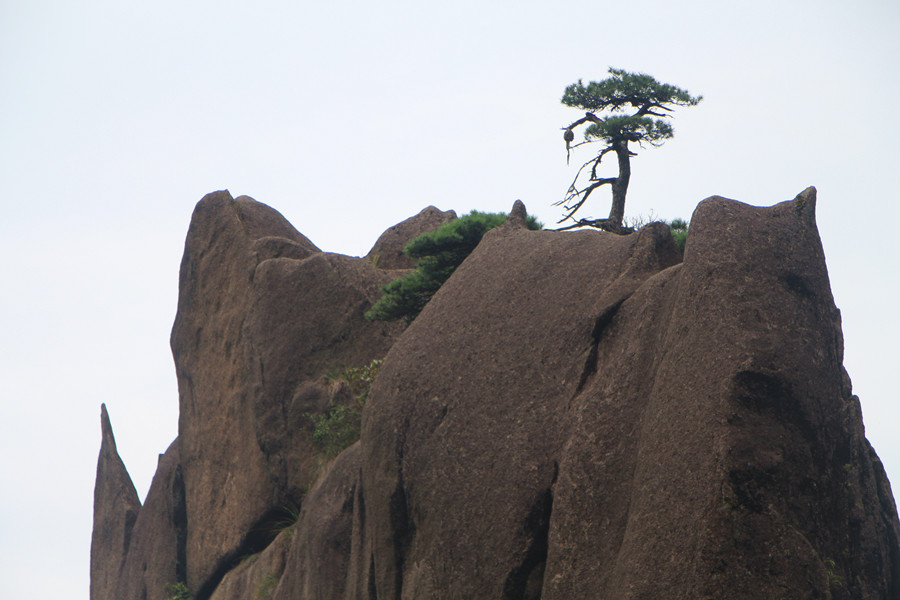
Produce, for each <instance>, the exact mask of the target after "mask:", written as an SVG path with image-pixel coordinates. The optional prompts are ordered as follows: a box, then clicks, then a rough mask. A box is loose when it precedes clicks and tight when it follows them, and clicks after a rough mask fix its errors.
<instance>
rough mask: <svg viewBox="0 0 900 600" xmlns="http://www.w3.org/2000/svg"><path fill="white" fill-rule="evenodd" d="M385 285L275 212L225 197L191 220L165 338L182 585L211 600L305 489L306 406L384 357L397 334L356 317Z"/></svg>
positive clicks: (203, 205)
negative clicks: (328, 386)
mask: <svg viewBox="0 0 900 600" xmlns="http://www.w3.org/2000/svg"><path fill="white" fill-rule="evenodd" d="M389 280H390V275H388V274H386V273H384V272H382V271H381V270H379V269H377V268H375V267H374V266H373V265H372V264H371V263H369V262H368V261H366V260H364V259H351V258H349V257H344V256H340V255H334V254H327V253H323V252H321V251H319V250H318V248H316V247H315V246H314V245H313V244H312V243H311V242H310V241H309V240H307V239H306V238H305V237H304V236H302V235H301V234H300V233H298V232H297V231H296V230H295V229H294V228H293V227H292V226H291V225H290V224H289V223H288V222H287V221H286V220H284V218H283V217H282V216H281V215H280V214H279V213H278V212H276V211H275V210H273V209H272V208H270V207H268V206H265V205H263V204H260V203H258V202H256V201H254V200H252V199H250V198H246V197H241V198H238V199H236V200H235V199H232V198H231V196H230V195H229V194H228V192H216V193H213V194H209V195H208V196H206V197H205V198H204V199H203V200H201V201H200V202H199V203H198V205H197V207H196V209H195V211H194V215H193V217H192V220H191V226H190V228H189V231H188V235H187V240H186V242H185V254H184V258H183V260H182V265H181V276H180V295H179V303H178V314H177V316H176V320H175V325H174V327H173V330H172V352H173V355H174V358H175V363H176V371H177V375H178V385H179V395H180V408H181V411H180V418H179V451H180V456H181V465H182V472H183V476H184V487H185V504H186V510H187V514H188V519H187V534H186V563H187V564H186V566H187V568H186V575H187V583H188V587H189V588H190V589H191V591H192V592H193V593H194V594H195V595H197V596H198V597H200V598H205V597H207V596H208V595H209V594H210V593H211V592H212V590H213V589H214V588H215V586H216V584H217V583H218V581H219V580H220V579H221V578H222V577H223V576H224V574H225V573H226V572H227V571H228V570H230V569H231V568H232V567H234V566H235V565H236V564H237V563H238V562H239V561H240V560H241V558H242V557H243V556H244V555H246V554H250V553H253V552H256V551H258V550H260V549H261V547H263V546H265V544H266V543H268V541H269V540H268V537H267V535H265V534H262V535H261V534H259V529H260V527H261V526H263V525H264V524H265V523H266V522H267V521H268V520H269V519H270V518H272V515H273V514H274V513H276V512H277V511H278V509H279V507H280V506H283V505H285V504H286V503H289V502H297V503H299V502H300V499H301V496H302V493H303V490H304V489H305V488H306V487H308V486H309V485H310V484H311V483H312V479H311V477H312V471H313V469H312V464H311V442H310V435H309V429H310V423H309V419H308V418H307V417H306V416H305V414H304V412H305V411H306V410H307V409H308V407H307V406H306V405H305V404H303V402H302V401H301V402H299V404H298V403H297V402H295V400H297V392H298V391H300V390H302V389H304V386H305V385H306V384H308V383H309V380H310V379H316V378H318V377H320V376H321V375H323V374H324V372H325V371H327V370H328V369H333V368H341V367H348V366H361V365H364V364H367V363H368V362H370V361H371V360H372V359H374V358H381V357H382V356H384V354H385V353H386V352H387V349H388V348H389V347H390V345H391V343H392V341H393V337H395V336H396V335H398V334H399V333H400V331H401V328H400V326H398V325H393V324H392V325H386V324H383V323H371V322H368V321H366V320H365V319H364V318H363V312H365V310H367V309H368V307H369V306H370V305H371V304H372V302H374V301H375V300H376V299H377V298H378V296H379V295H380V288H381V286H382V285H384V284H385V283H387V281H389Z"/></svg>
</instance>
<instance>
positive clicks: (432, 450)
mask: <svg viewBox="0 0 900 600" xmlns="http://www.w3.org/2000/svg"><path fill="white" fill-rule="evenodd" d="M815 201H816V198H815V190H814V189H812V188H810V189H808V190H805V191H804V192H803V193H801V194H800V195H799V196H798V197H797V198H796V199H795V200H794V201H792V202H785V203H781V204H778V205H776V206H773V207H768V208H756V207H750V206H747V205H744V204H741V203H739V202H735V201H732V200H727V199H723V198H719V197H713V198H710V199H707V200H705V201H703V202H702V203H701V204H700V205H699V206H698V208H697V210H696V212H695V214H694V216H693V219H692V222H691V231H690V236H689V239H688V245H687V249H686V254H685V258H684V261H683V263H682V262H681V257H680V255H679V254H678V251H677V249H676V247H675V245H674V242H673V241H672V239H671V236H670V234H669V232H668V228H666V227H665V226H664V225H661V224H651V225H649V226H647V227H646V228H644V229H642V230H641V231H640V232H638V233H635V234H632V235H629V236H616V235H612V234H608V233H603V232H597V231H576V232H552V231H529V230H527V229H526V228H524V227H522V219H523V218H524V215H525V209H524V205H522V204H521V203H520V202H517V203H516V205H515V207H514V211H513V218H511V219H510V222H509V223H508V224H507V225H506V226H504V227H499V228H496V229H494V230H491V231H490V232H488V233H487V234H486V235H485V237H484V238H483V240H482V242H481V244H480V245H479V246H478V248H477V249H476V250H475V252H473V253H472V254H471V255H470V256H469V257H468V258H467V259H466V261H465V262H464V263H463V264H462V265H461V266H460V267H459V268H458V269H457V270H456V272H455V273H454V274H453V276H452V277H451V278H450V279H449V280H448V281H447V283H446V284H444V286H443V287H442V288H441V289H440V290H439V291H438V293H437V294H436V295H435V296H434V298H433V299H432V300H431V302H430V303H429V304H428V305H427V306H426V307H425V309H424V310H423V311H422V313H421V314H420V316H419V317H418V318H417V319H416V320H415V321H414V322H413V323H412V324H411V325H410V326H409V328H408V329H406V330H405V331H403V328H402V326H400V325H385V324H383V323H369V322H366V321H365V320H364V319H363V317H362V315H363V312H364V311H365V310H366V309H367V308H368V307H369V305H370V304H371V303H372V302H373V301H374V300H375V299H376V298H377V297H378V295H379V293H380V292H379V289H380V286H381V285H383V284H384V283H386V281H387V280H389V279H390V277H391V274H390V273H389V272H384V271H383V270H381V269H378V268H375V267H374V266H373V264H372V261H371V260H366V259H358V258H350V257H346V256H340V255H335V254H328V253H323V252H321V251H319V250H318V249H317V248H316V247H315V246H314V245H313V244H312V243H311V242H309V240H307V239H306V238H304V237H303V236H302V235H301V234H299V233H297V232H296V230H294V229H293V227H291V226H290V224H288V223H287V222H286V221H285V220H284V219H283V218H282V217H281V215H279V214H278V213H277V212H276V211H274V210H272V209H271V208H269V207H266V206H264V205H261V204H259V203H256V202H255V201H253V200H251V199H249V198H238V199H237V200H234V199H232V198H231V196H230V195H228V193H227V192H218V193H215V194H211V195H209V196H207V197H206V198H204V200H202V201H201V202H200V203H199V204H198V206H197V209H196V210H195V214H194V217H193V219H192V223H191V228H190V231H189V233H188V237H187V241H186V244H185V257H184V260H183V262H182V269H181V281H180V283H181V290H180V293H181V295H180V298H179V310H178V315H177V317H176V323H175V326H174V328H173V332H172V348H173V354H174V356H175V359H176V369H177V373H178V380H179V392H180V401H181V417H180V435H179V439H178V440H177V441H176V443H175V444H173V446H172V447H171V448H170V449H169V450H168V451H167V452H166V454H165V455H164V456H163V457H162V458H161V460H160V465H159V470H158V472H157V476H156V477H155V478H154V482H153V484H152V486H151V491H150V493H149V494H148V497H147V501H146V503H145V506H144V507H143V508H140V505H139V503H138V502H137V496H136V494H135V493H134V489H133V486H131V483H130V479H129V478H128V475H127V473H126V472H125V470H124V466H123V465H122V464H121V460H119V458H118V455H117V454H116V451H115V440H114V439H113V436H112V430H111V428H110V427H109V420H108V415H107V414H106V411H105V408H104V409H103V411H102V421H101V422H102V424H103V444H102V446H101V453H100V459H99V460H98V478H97V484H96V485H97V487H96V489H95V525H94V536H93V538H92V564H91V573H92V582H91V598H92V600H105V599H106V598H110V599H112V598H114V597H115V600H120V598H142V597H143V595H144V593H145V592H146V594H147V596H146V597H147V598H148V599H149V598H153V597H156V595H157V593H158V590H159V585H161V584H162V582H163V581H164V580H165V579H166V578H168V577H174V578H175V579H181V578H182V577H186V578H187V581H188V583H189V586H190V588H191V590H192V591H193V592H194V594H195V597H196V598H197V600H209V599H210V598H212V599H213V600H238V599H244V598H271V599H272V600H295V599H301V598H317V599H323V600H331V599H333V600H349V599H354V600H375V599H376V598H378V599H382V600H383V599H385V598H390V599H395V600H396V599H399V600H411V599H414V598H429V599H431V598H437V599H440V598H447V599H457V598H485V599H487V598H502V599H503V600H520V599H521V600H526V599H527V600H534V599H537V598H542V599H544V600H553V599H572V598H598V597H602V598H626V599H627V598H634V599H638V598H640V599H644V598H647V599H649V598H653V599H656V598H675V599H678V598H684V599H688V598H690V599H712V598H729V599H737V600H741V599H745V598H746V599H750V598H754V599H755V598H785V599H787V598H791V599H793V598H823V599H825V598H832V599H833V600H845V599H849V598H853V599H856V598H861V599H863V600H869V599H880V600H885V599H891V598H900V523H898V518H897V510H896V506H895V503H894V499H893V495H892V493H891V489H890V484H889V483H888V481H887V479H886V477H885V475H884V470H883V469H882V467H881V463H880V462H879V460H878V457H877V456H876V455H875V452H874V451H873V450H872V448H871V447H870V446H869V444H868V442H867V441H866V439H865V431H864V428H863V425H862V416H861V412H860V407H859V402H858V399H857V398H856V397H855V396H853V394H852V390H851V387H850V381H849V377H848V376H847V374H846V373H845V372H844V371H843V368H842V360H843V356H842V354H843V348H842V337H841V330H840V313H839V312H838V310H837V309H836V308H835V306H834V301H833V298H832V296H831V292H830V287H829V282H828V275H827V271H826V267H825V261H824V255H823V252H822V248H821V244H820V241H819V238H818V232H817V230H816V226H815ZM426 210H427V209H426ZM434 210H435V211H436V209H434ZM425 212H426V211H423V213H425ZM437 214H444V213H440V211H437ZM421 215H422V213H420V215H419V216H421ZM416 218H418V217H414V219H416ZM410 221H412V220H410ZM398 227H399V226H398ZM417 233H419V231H416V232H415V233H412V232H411V233H410V234H409V235H410V236H411V237H412V236H414V235H415V234H417ZM404 235H405V234H404ZM383 237H384V236H383ZM399 237H402V236H398V237H397V238H396V239H397V240H399ZM403 243H404V244H405V241H404V242H403ZM391 244H393V247H395V248H396V247H402V246H400V245H399V244H400V242H399V241H396V240H395V242H391V243H387V242H386V243H385V245H384V246H383V247H388V246H391ZM376 246H377V245H376ZM374 251H375V249H373V252H374ZM371 256H372V255H371V253H370V258H371ZM379 263H380V261H379ZM381 266H384V265H383V264H382V265H381ZM401 332H402V335H401ZM388 350H389V351H388ZM385 354H387V356H386V358H385V362H384V364H383V365H382V367H381V371H380V373H379V376H378V379H377V381H376V383H375V385H374V387H373V388H372V390H371V393H370V395H369V400H368V405H367V408H366V410H365V413H364V415H363V436H362V440H361V441H360V443H358V444H355V445H353V446H351V447H350V448H348V449H347V450H345V451H344V452H343V453H342V454H340V455H339V456H338V457H337V458H336V459H335V460H334V461H333V462H332V463H331V464H330V465H328V466H327V467H326V468H325V471H324V473H323V474H322V476H321V477H319V478H318V480H317V481H315V482H314V481H313V479H314V476H315V474H316V473H317V471H318V469H319V468H320V467H321V465H320V464H319V463H318V459H314V458H313V448H312V445H311V441H310V428H311V425H310V419H309V413H316V412H321V411H322V410H325V409H327V407H328V405H329V404H330V403H331V402H333V401H334V399H335V397H336V395H340V394H341V393H344V392H346V390H344V391H343V392H342V391H341V390H340V389H338V388H337V387H335V386H332V387H331V388H329V387H328V386H325V385H323V383H322V379H321V376H322V374H323V373H325V372H326V371H328V370H330V369H336V368H344V367H348V366H362V365H365V364H368V363H369V362H370V361H371V360H372V359H373V358H381V357H383V356H385ZM313 484H314V485H313ZM182 485H183V491H182ZM129 488H130V491H129ZM306 490H309V491H308V492H307V491H306ZM181 494H183V496H182V495H181ZM182 498H183V502H182ZM290 505H298V506H300V508H301V510H300V511H299V513H298V514H297V521H296V523H295V524H293V525H288V524H287V523H285V522H284V518H285V510H284V508H285V507H286V506H290ZM117 578H119V579H118V580H117ZM117 581H118V582H117ZM117 585H118V586H119V587H116V586H117Z"/></svg>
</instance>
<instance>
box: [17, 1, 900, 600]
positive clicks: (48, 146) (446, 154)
mask: <svg viewBox="0 0 900 600" xmlns="http://www.w3.org/2000/svg"><path fill="white" fill-rule="evenodd" d="M898 30H900V4H898V3H897V2H896V0H859V1H857V2H852V3H851V2H846V1H841V2H838V1H834V0H818V1H789V0H779V1H771V0H757V1H756V2H752V3H728V2H721V1H718V2H712V1H709V2H671V1H668V0H642V1H641V2H629V3H622V2H598V1H597V0H594V1H592V2H586V1H580V0H579V1H573V2H527V1H522V0H520V1H519V2H488V1H486V0H479V1H478V2H472V1H457V2H453V3H428V2H398V1H392V0H384V1H381V2H358V1H348V2H332V3H325V2H315V3H313V2H306V1H297V2H286V1H275V0H272V1H266V0H257V1H255V2H252V3H251V2H225V1H219V2H210V1H207V0H196V1H189V2H183V1H182V2H172V1H169V0H156V1H154V2H140V3H138V2H121V1H113V0H109V1H99V0H83V1H81V2H68V1H61V0H0V193H2V196H0V198H2V199H0V207H2V211H0V215H2V217H0V253H2V256H3V257H4V260H3V261H2V262H0V281H2V282H3V283H2V293H0V332H2V342H0V369H2V372H0V410H2V412H0V427H2V431H0V444H2V454H3V456H4V457H5V459H4V460H3V463H2V466H0V489H2V492H0V597H2V598H17V599H19V600H29V599H46V598H71V599H73V600H87V598H88V573H89V548H90V535H91V519H92V501H93V498H92V496H93V486H94V476H95V469H96V460H97V453H98V451H99V445H100V403H101V402H105V403H106V404H107V407H108V409H109V413H110V417H111V419H112V425H113V429H114V431H115V434H116V439H117V441H118V447H119V452H120V454H121V456H122V458H123V460H124V461H125V464H126V466H127V468H128V470H129V472H130V473H131V476H132V478H133V480H134V482H135V485H136V487H137V489H138V493H139V494H140V496H141V498H142V499H143V497H144V496H145V495H146V492H147V489H148V487H149V485H150V480H151V478H152V476H153V473H154V471H155V468H156V461H157V456H158V454H159V453H161V452H163V451H164V450H165V449H166V447H167V446H168V445H169V443H170V442H171V441H172V440H173V439H174V437H175V435H176V432H177V411H178V392H177V388H176V382H175V371H174V367H173V364H172V358H171V354H170V351H169V346H168V337H169V332H170V330H171V326H172V321H173V319H174V316H175V304H176V298H177V282H178V267H179V262H180V259H181V253H182V250H183V244H184V236H185V233H186V232H187V227H188V223H189V221H190V216H191V211H192V210H193V207H194V205H195V203H196V202H197V201H198V200H199V199H200V198H201V197H202V196H203V195H204V194H206V193H208V192H211V191H214V190H218V189H225V188H227V189H229V190H230V191H231V193H232V195H234V196H238V195H242V194H246V195H249V196H252V197H254V198H255V199H257V200H259V201H260V202H264V203H266V204H269V205H271V206H273V207H274V208H276V209H278V210H279V211H281V212H282V214H284V215H285V216H286V217H287V218H288V219H289V220H290V221H291V222H292V223H293V224H294V226H295V227H296V228H297V229H298V230H300V231H301V232H302V233H303V234H305V235H306V236H307V237H309V238H310V239H311V240H312V241H313V242H314V243H315V244H317V245H318V246H319V247H320V248H322V249H324V250H328V251H334V252H341V253H344V254H350V255H363V254H365V253H366V252H367V251H368V250H369V248H370V247H371V245H372V244H373V243H374V242H375V240H376V239H377V237H378V236H379V235H380V234H381V232H382V231H384V230H385V229H386V228H388V227H389V226H391V225H393V224H394V223H397V222H399V221H401V220H403V219H405V218H407V217H409V216H411V215H413V214H415V213H417V212H418V211H419V210H421V209H422V208H424V207H425V206H428V205H429V204H433V205H435V206H437V207H439V208H441V209H442V210H448V209H454V210H456V211H457V212H458V213H463V212H468V211H469V210H471V209H473V208H478V209H480V210H488V211H503V212H507V211H508V210H509V209H510V208H511V206H512V203H513V201H514V200H515V199H517V198H521V199H522V200H523V201H524V202H525V204H526V206H527V207H528V210H529V212H531V213H532V214H536V215H537V216H538V217H539V218H540V219H542V220H543V221H544V222H545V223H547V224H548V225H550V226H552V225H553V224H554V222H555V221H556V220H558V218H559V217H560V216H561V212H560V209H559V208H557V207H554V206H552V203H553V202H555V201H557V200H559V199H560V198H561V197H562V196H563V194H564V193H565V190H566V187H567V186H568V184H569V182H570V179H571V178H572V176H574V170H575V166H576V163H577V164H580V162H579V161H578V159H579V158H581V160H582V161H583V160H587V158H588V157H587V156H586V155H581V156H578V155H576V156H574V157H573V165H572V166H571V167H567V166H566V162H565V150H564V146H563V142H562V137H561V131H560V128H561V127H562V126H564V125H566V124H568V123H570V122H572V121H573V120H574V119H576V118H578V117H579V116H580V114H579V113H578V112H577V111H574V110H573V109H569V108H566V107H564V106H562V105H561V104H560V103H559V98H560V97H561V95H562V92H563V89H564V88H565V86H566V85H567V84H569V83H572V82H574V81H576V80H577V79H579V78H582V79H584V80H585V81H587V80H592V79H593V80H597V79H601V78H603V77H604V76H605V75H606V70H607V68H608V67H609V66H615V67H620V68H624V69H628V70H632V71H643V72H647V73H650V74H651V75H653V76H655V77H656V78H658V79H660V80H661V81H664V82H668V83H672V84H675V85H678V86H680V87H683V88H686V89H688V90H689V91H690V92H691V93H693V94H702V95H703V96H704V101H703V102H702V103H701V104H700V105H699V106H697V107H693V108H684V109H678V110H676V112H675V116H674V120H673V125H674V127H675V138H674V139H673V140H670V141H669V142H668V143H666V144H665V145H664V146H663V147H661V148H658V149H649V150H647V151H645V152H640V154H639V156H638V157H637V158H636V159H634V160H633V162H632V180H631V187H630V189H629V194H628V201H627V204H626V215H628V216H632V217H633V216H638V215H643V216H645V217H646V216H650V215H652V216H656V217H661V218H666V219H670V218H674V217H685V218H689V217H690V215H691V212H692V211H693V209H694V207H695V206H696V204H697V203H698V202H699V201H700V200H702V199H703V198H706V197H708V196H711V195H721V196H726V197H729V198H734V199H736V200H741V201H743V202H747V203H749V204H754V205H771V204H774V203H776V202H779V201H782V200H787V199H790V198H793V197H794V196H795V195H796V194H797V193H798V192H800V191H801V190H803V189H804V188H806V187H807V186H809V185H815V186H816V187H817V188H818V192H819V194H818V224H819V231H820V234H821V236H822V241H823V244H824V247H825V253H826V257H827V260H828V267H829V273H830V277H831V284H832V290H833V293H834V296H835V301H836V304H837V306H838V308H840V309H841V311H842V315H843V324H844V338H845V343H846V357H845V365H846V367H847V370H848V371H849V373H850V376H851V378H852V380H853V384H854V391H855V392H856V393H857V394H858V395H859V396H860V398H861V402H862V408H863V416H864V421H865V424H866V428H867V435H868V438H869V440H870V441H871V442H872V445H873V446H874V448H875V450H876V451H877V452H878V454H879V455H880V457H881V458H882V460H883V462H884V465H885V467H886V469H887V472H888V475H889V477H890V478H891V479H892V480H893V481H894V482H895V484H894V485H895V488H896V487H898V486H900V483H897V482H900V436H898V435H897V430H898V427H897V425H898V423H900V408H898V397H897V396H898V392H897V386H896V382H895V374H896V369H897V366H896V363H897V361H898V358H900V357H898V352H897V350H896V340H898V339H900V320H898V317H897V309H896V307H895V305H896V298H897V297H898V295H900V275H898V267H897V260H898V258H900V240H898V238H900V236H898V235H897V234H896V229H897V226H896V225H895V221H896V220H897V209H898V202H900V192H898V187H897V185H896V183H895V181H894V179H895V174H896V172H897V162H898V158H900V156H898V150H897V146H896V143H897V140H898V139H900V121H898V120H897V119H896V118H895V117H894V115H893V113H892V109H893V105H894V103H895V101H896V99H897V98H900V68H898V63H900V36H898V35H897V31H898ZM608 210H609V196H608V193H603V194H600V193H598V194H595V195H594V196H593V197H592V199H591V204H590V206H589V207H587V208H586V209H585V212H586V213H589V214H585V216H590V215H593V216H605V215H606V213H607V212H608Z"/></svg>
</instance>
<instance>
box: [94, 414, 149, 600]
mask: <svg viewBox="0 0 900 600" xmlns="http://www.w3.org/2000/svg"><path fill="white" fill-rule="evenodd" d="M100 429H101V435H102V441H101V443H100V456H99V457H98V458H97V479H96V480H95V482H94V529H93V532H92V533H91V591H90V595H91V600H114V599H115V598H116V596H115V593H114V592H115V586H116V583H117V581H118V580H119V572H120V570H121V568H122V564H123V563H124V562H125V555H126V554H127V553H128V547H129V546H130V544H131V540H132V531H133V529H134V524H135V521H137V518H138V514H139V513H140V510H141V501H140V499H139V498H138V495H137V491H135V489H134V484H133V483H132V482H131V477H130V476H129V475H128V471H127V470H126V469H125V465H124V464H123V463H122V459H121V458H120V457H119V453H118V451H117V450H116V438H115V436H114V435H113V430H112V425H111V424H110V422H109V414H108V413H107V412H106V405H105V404H103V405H101V406H100Z"/></svg>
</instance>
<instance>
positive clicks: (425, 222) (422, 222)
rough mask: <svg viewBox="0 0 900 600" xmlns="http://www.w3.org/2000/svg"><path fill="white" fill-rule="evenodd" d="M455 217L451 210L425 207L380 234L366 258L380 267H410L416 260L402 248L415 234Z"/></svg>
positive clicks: (413, 265) (432, 228)
mask: <svg viewBox="0 0 900 600" xmlns="http://www.w3.org/2000/svg"><path fill="white" fill-rule="evenodd" d="M455 218H456V213H455V212H453V211H452V210H447V211H441V210H439V209H437V208H435V207H434V206H429V207H428V208H425V209H423V210H422V212H420V213H419V214H417V215H416V216H414V217H410V218H408V219H406V220H405V221H403V222H402V223H397V224H396V225H394V226H393V227H391V228H390V229H388V230H387V231H385V232H384V233H382V234H381V237H379V238H378V241H376V242H375V245H374V246H372V249H371V250H370V251H369V253H368V254H367V255H366V258H367V259H369V260H370V261H372V262H373V263H374V264H376V265H378V267H379V268H381V269H412V268H415V266H416V261H415V260H414V259H412V258H410V257H408V256H407V255H406V254H404V253H403V248H404V247H406V244H408V243H409V242H410V241H412V240H413V238H415V237H416V236H418V235H419V234H421V233H425V232H426V231H432V230H434V229H437V228H438V227H440V226H441V225H443V224H444V223H447V222H448V221H452V220H453V219H455Z"/></svg>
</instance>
